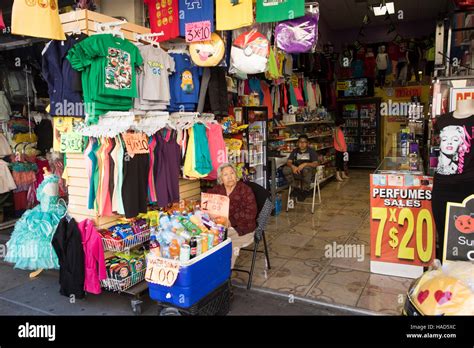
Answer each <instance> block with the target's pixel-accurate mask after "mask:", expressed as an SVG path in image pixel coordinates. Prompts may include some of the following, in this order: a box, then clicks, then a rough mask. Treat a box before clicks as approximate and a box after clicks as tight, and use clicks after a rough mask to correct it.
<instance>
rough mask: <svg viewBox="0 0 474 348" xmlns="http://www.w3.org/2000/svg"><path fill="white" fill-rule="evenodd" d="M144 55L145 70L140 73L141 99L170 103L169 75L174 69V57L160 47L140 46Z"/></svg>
mask: <svg viewBox="0 0 474 348" xmlns="http://www.w3.org/2000/svg"><path fill="white" fill-rule="evenodd" d="M140 53H141V55H142V57H143V72H142V73H141V74H139V83H140V85H141V86H142V88H141V91H142V92H141V95H140V98H141V99H146V100H154V101H165V102H168V103H169V100H170V98H171V96H170V82H169V75H170V73H171V72H173V71H174V59H173V58H171V56H170V55H169V54H168V53H166V52H165V51H163V50H162V49H161V48H159V47H153V46H152V45H148V46H142V47H140Z"/></svg>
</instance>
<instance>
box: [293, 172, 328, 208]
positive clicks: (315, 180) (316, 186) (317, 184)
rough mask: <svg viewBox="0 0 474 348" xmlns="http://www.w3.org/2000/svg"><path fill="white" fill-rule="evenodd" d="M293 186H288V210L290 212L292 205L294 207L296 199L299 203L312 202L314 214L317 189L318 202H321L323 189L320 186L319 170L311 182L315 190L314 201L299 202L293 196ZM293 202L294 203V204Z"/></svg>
mask: <svg viewBox="0 0 474 348" xmlns="http://www.w3.org/2000/svg"><path fill="white" fill-rule="evenodd" d="M292 189H293V187H292V186H291V185H290V186H289V187H288V201H287V202H286V211H287V212H288V209H289V208H290V205H291V206H292V207H293V206H294V202H295V201H296V202H297V203H298V204H308V205H309V204H311V213H312V214H314V205H315V202H314V201H315V199H316V189H317V190H318V204H321V189H320V187H319V177H318V171H317V170H315V171H314V181H313V182H312V183H311V189H312V190H313V201H312V203H304V202H298V201H297V199H295V200H293V198H291V190H292ZM292 203H293V204H292Z"/></svg>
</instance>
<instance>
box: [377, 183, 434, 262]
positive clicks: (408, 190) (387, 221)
mask: <svg viewBox="0 0 474 348" xmlns="http://www.w3.org/2000/svg"><path fill="white" fill-rule="evenodd" d="M402 179H403V180H402V182H397V183H396V184H397V186H391V185H390V183H391V181H390V175H380V174H374V175H371V197H370V203H371V208H370V230H371V260H372V261H380V262H389V263H398V264H405V265H415V266H427V265H429V264H430V263H431V260H433V258H434V257H435V246H436V244H435V224H434V219H433V213H432V211H431V191H432V178H431V177H425V176H414V175H404V176H403V178H402ZM387 183H388V185H387Z"/></svg>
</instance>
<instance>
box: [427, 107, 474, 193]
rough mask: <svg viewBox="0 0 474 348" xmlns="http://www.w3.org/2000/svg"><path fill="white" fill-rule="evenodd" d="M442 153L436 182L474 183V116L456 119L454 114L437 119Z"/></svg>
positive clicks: (439, 158)
mask: <svg viewBox="0 0 474 348" xmlns="http://www.w3.org/2000/svg"><path fill="white" fill-rule="evenodd" d="M436 127H437V128H438V130H439V132H440V153H439V157H438V167H437V168H436V174H435V182H436V183H444V184H456V183H462V182H472V181H474V148H473V147H474V139H473V136H474V115H471V116H469V117H467V118H456V117H454V116H453V113H452V112H450V113H448V114H445V115H442V116H440V117H439V118H438V119H437V122H436Z"/></svg>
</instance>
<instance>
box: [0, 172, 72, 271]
mask: <svg viewBox="0 0 474 348" xmlns="http://www.w3.org/2000/svg"><path fill="white" fill-rule="evenodd" d="M58 182H59V177H58V176H57V175H49V176H46V177H45V179H44V181H43V182H42V183H41V184H40V185H39V186H38V189H37V191H36V197H37V199H38V201H39V202H40V204H38V205H37V206H36V207H34V208H33V209H30V210H27V211H26V212H25V213H24V214H23V216H22V217H21V219H20V220H18V221H17V223H16V224H15V229H14V230H13V233H12V236H11V238H10V240H9V241H8V242H7V256H6V257H5V261H6V262H10V263H14V264H15V268H20V269H26V270H37V269H40V268H43V269H59V263H58V256H57V255H56V252H55V251H54V249H53V246H52V245H51V240H52V239H53V235H54V233H55V232H56V228H57V226H58V224H59V221H60V220H61V218H62V217H63V216H64V215H65V214H66V210H67V209H66V206H65V204H61V203H60V202H59V196H58V194H57V192H58V189H57V186H58ZM50 185H53V186H54V185H55V186H56V187H53V190H52V191H53V192H56V194H55V195H53V196H51V194H50V193H48V192H44V191H45V188H46V187H48V186H50ZM50 188H51V187H50Z"/></svg>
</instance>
